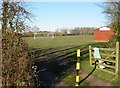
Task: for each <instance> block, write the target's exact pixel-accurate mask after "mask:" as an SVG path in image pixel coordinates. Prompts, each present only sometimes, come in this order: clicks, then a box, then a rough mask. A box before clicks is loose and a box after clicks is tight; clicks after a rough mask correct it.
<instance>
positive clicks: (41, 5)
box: [26, 2, 107, 31]
mask: <svg viewBox="0 0 120 88" xmlns="http://www.w3.org/2000/svg"><path fill="white" fill-rule="evenodd" d="M101 3H103V2H26V4H27V5H28V7H27V10H28V11H29V12H30V13H32V17H31V19H32V22H30V21H27V24H28V25H30V26H32V27H34V26H37V27H39V28H40V31H55V30H56V29H62V28H74V27H101V26H106V23H105V22H106V20H107V19H106V18H105V15H104V14H103V13H102V11H103V9H102V8H101V7H99V6H98V5H99V4H101Z"/></svg>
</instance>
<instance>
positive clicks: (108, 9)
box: [102, 0, 120, 42]
mask: <svg viewBox="0 0 120 88" xmlns="http://www.w3.org/2000/svg"><path fill="white" fill-rule="evenodd" d="M102 7H103V9H104V11H103V13H104V14H106V16H107V18H108V23H109V25H110V26H111V27H112V28H113V29H114V32H115V36H114V37H112V39H111V40H112V41H114V42H115V41H119V42H120V1H118V0H114V1H113V0H109V2H105V3H104V5H103V6H102Z"/></svg>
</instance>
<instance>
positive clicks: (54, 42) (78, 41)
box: [25, 35, 94, 49]
mask: <svg viewBox="0 0 120 88" xmlns="http://www.w3.org/2000/svg"><path fill="white" fill-rule="evenodd" d="M93 39H94V38H93V35H90V36H89V35H82V36H62V37H55V38H54V39H51V37H37V38H36V39H33V38H32V37H31V38H25V40H26V41H27V42H28V44H29V47H31V48H44V49H45V48H58V47H71V46H76V45H83V44H87V43H90V42H93Z"/></svg>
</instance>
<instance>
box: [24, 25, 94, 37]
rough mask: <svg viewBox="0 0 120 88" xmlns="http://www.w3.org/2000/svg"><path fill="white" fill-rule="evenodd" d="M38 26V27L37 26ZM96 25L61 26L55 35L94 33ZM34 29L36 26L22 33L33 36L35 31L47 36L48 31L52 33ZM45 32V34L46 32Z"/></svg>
mask: <svg viewBox="0 0 120 88" xmlns="http://www.w3.org/2000/svg"><path fill="white" fill-rule="evenodd" d="M35 28H36V27H35ZM37 29H39V30H40V28H38V27H37ZM94 29H96V28H95V27H75V28H72V29H68V28H61V29H56V30H55V32H53V33H54V35H55V36H75V35H93V34H94ZM33 30H34V27H33V28H32V29H29V30H28V31H26V32H24V33H22V36H23V37H33V36H34V33H43V34H41V35H39V36H46V33H52V31H39V30H36V29H35V31H33ZM44 33H45V34H44Z"/></svg>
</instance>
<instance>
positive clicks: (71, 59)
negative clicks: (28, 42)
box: [33, 43, 104, 86]
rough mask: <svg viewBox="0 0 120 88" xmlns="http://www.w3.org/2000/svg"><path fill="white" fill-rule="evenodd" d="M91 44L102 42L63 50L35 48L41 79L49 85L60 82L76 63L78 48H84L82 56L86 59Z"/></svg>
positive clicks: (36, 63) (36, 62)
mask: <svg viewBox="0 0 120 88" xmlns="http://www.w3.org/2000/svg"><path fill="white" fill-rule="evenodd" d="M103 44H104V43H103ZM89 45H94V46H99V45H101V43H92V44H86V45H77V46H74V47H70V48H64V49H61V50H58V49H55V48H48V49H46V50H40V49H38V48H37V49H34V50H35V53H34V55H35V57H34V58H33V59H36V60H35V62H34V63H35V65H36V66H37V67H38V69H37V71H38V72H39V74H38V76H39V79H40V80H41V81H42V83H44V84H45V85H47V86H53V85H56V84H57V83H59V82H60V79H61V78H63V77H65V76H66V75H67V71H68V69H70V68H71V67H72V66H74V65H75V63H76V51H77V49H81V50H82V51H81V58H82V59H83V60H84V55H85V56H87V57H88V53H89V51H88V46H89ZM46 52H47V53H46ZM39 54H42V55H39ZM43 56H46V57H43ZM38 58H39V59H38ZM63 86H64V85H63Z"/></svg>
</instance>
